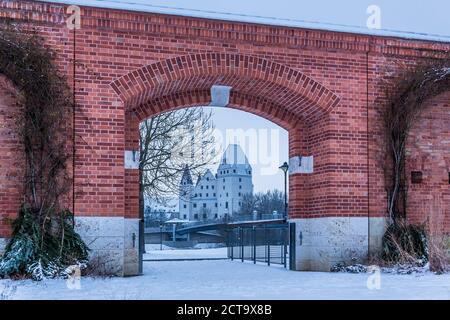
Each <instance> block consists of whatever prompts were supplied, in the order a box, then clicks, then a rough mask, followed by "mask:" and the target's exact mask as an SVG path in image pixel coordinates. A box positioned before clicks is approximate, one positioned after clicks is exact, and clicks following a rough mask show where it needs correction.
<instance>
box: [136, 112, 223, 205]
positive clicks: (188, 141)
mask: <svg viewBox="0 0 450 320" xmlns="http://www.w3.org/2000/svg"><path fill="white" fill-rule="evenodd" d="M213 130H214V125H213V122H212V112H205V111H204V109H203V108H201V107H195V108H189V109H181V110H175V111H169V112H166V113H163V114H160V115H157V116H154V117H152V118H150V119H147V120H145V121H143V122H142V123H141V124H140V158H139V161H140V164H139V169H140V199H139V200H140V210H144V198H145V197H148V198H150V199H151V200H152V201H155V202H157V203H159V204H162V205H166V204H167V202H168V200H169V199H171V198H173V197H174V196H176V195H178V191H179V183H180V179H181V174H182V172H183V170H184V168H185V167H186V165H188V166H189V169H190V170H191V172H192V174H194V175H195V176H197V175H199V174H202V173H203V172H204V171H205V169H206V167H207V165H209V164H211V163H212V162H213V160H214V159H215V150H214V136H213V134H212V133H213Z"/></svg>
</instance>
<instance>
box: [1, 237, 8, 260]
mask: <svg viewBox="0 0 450 320" xmlns="http://www.w3.org/2000/svg"><path fill="white" fill-rule="evenodd" d="M8 241H9V239H5V238H0V257H1V256H3V254H4V253H5V247H6V244H7V243H8Z"/></svg>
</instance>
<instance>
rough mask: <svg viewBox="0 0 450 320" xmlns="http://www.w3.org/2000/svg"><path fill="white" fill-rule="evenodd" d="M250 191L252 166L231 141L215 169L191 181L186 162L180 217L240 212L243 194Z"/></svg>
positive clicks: (180, 197) (180, 201) (223, 215)
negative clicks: (215, 171)
mask: <svg viewBox="0 0 450 320" xmlns="http://www.w3.org/2000/svg"><path fill="white" fill-rule="evenodd" d="M247 193H250V194H253V183H252V167H251V166H250V164H249V162H248V159H247V156H246V155H245V153H244V151H242V148H241V147H240V146H239V145H237V144H230V145H229V146H228V147H227V149H226V150H225V152H224V154H223V156H222V159H221V161H220V165H219V167H218V168H217V173H216V174H215V175H214V174H213V173H212V172H211V171H210V170H207V171H206V172H205V173H204V174H203V176H199V177H198V178H197V181H196V183H195V185H194V182H193V180H192V176H191V172H190V170H189V168H188V167H187V166H186V168H185V170H184V172H183V176H182V178H181V181H180V195H179V211H180V219H186V220H194V221H195V220H208V219H221V218H224V217H230V216H233V215H234V214H236V213H237V212H239V210H240V208H241V205H242V197H243V196H244V194H247Z"/></svg>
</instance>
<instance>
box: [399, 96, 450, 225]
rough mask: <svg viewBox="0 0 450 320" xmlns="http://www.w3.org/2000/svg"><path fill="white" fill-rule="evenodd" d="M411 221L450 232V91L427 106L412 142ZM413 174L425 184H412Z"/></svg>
mask: <svg viewBox="0 0 450 320" xmlns="http://www.w3.org/2000/svg"><path fill="white" fill-rule="evenodd" d="M407 153H408V162H407V163H408V167H407V170H406V172H407V175H408V180H409V198H408V200H409V201H408V213H409V216H408V218H409V219H410V221H412V222H415V223H422V222H428V223H429V224H430V225H431V226H432V227H438V228H441V230H445V231H447V232H448V231H450V180H449V179H450V176H449V174H450V91H449V92H447V93H445V94H442V95H440V96H438V97H436V98H434V99H432V100H431V101H429V102H428V103H427V105H426V109H425V111H424V112H423V114H422V116H421V117H420V119H419V121H417V123H416V124H415V125H414V127H413V129H412V132H411V135H410V137H409V140H408V150H407ZM411 171H420V172H422V179H423V180H422V182H421V183H419V184H415V183H411Z"/></svg>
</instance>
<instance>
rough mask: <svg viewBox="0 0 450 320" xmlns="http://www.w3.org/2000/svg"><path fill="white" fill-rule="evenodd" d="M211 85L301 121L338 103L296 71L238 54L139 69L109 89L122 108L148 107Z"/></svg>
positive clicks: (172, 60) (170, 61)
mask: <svg viewBox="0 0 450 320" xmlns="http://www.w3.org/2000/svg"><path fill="white" fill-rule="evenodd" d="M213 85H227V86H231V87H232V91H231V94H230V98H231V99H233V94H234V93H235V92H238V93H240V94H244V95H245V94H247V95H251V96H255V97H264V98H265V99H267V100H268V101H271V102H272V103H275V104H279V105H282V106H283V107H284V109H286V110H287V111H291V112H292V113H294V114H296V115H299V116H300V118H302V119H304V120H310V119H313V118H315V117H320V116H323V115H324V114H327V113H329V112H330V111H331V109H332V108H333V107H335V106H336V105H337V104H338V103H339V97H338V96H337V95H336V94H335V93H333V92H332V91H331V90H329V89H327V88H326V87H325V86H323V85H321V84H320V83H319V82H317V81H315V80H314V79H312V78H310V77H308V76H307V75H305V74H304V73H302V72H301V71H299V70H295V69H293V68H290V67H289V66H286V65H282V64H279V63H276V62H272V61H270V60H267V59H263V58H259V57H255V56H249V55H243V54H228V53H206V54H193V55H185V56H178V57H174V58H170V59H167V60H163V61H159V62H155V63H152V64H149V65H147V66H143V67H141V68H139V69H137V70H134V71H131V72H129V73H128V74H125V75H123V76H122V77H120V78H119V79H116V80H115V81H113V82H112V83H111V86H112V88H113V89H114V91H115V92H116V93H117V94H118V95H119V97H120V99H121V100H122V101H123V102H124V103H125V105H126V106H127V107H128V108H130V107H131V108H136V107H138V106H145V105H147V106H148V103H149V102H150V103H152V101H153V100H157V99H162V98H163V97H170V96H171V95H173V94H175V95H177V94H178V96H177V97H176V98H177V99H179V102H180V104H185V103H183V98H185V99H186V98H187V99H189V98H188V97H186V96H183V95H182V94H181V93H186V92H191V91H197V92H200V91H207V92H208V90H210V88H211V87H212V86H213ZM188 101H189V100H188ZM150 109H151V108H150ZM151 110H152V111H153V112H157V111H158V110H157V109H151ZM138 113H139V112H138ZM139 114H141V113H139ZM144 114H145V112H144Z"/></svg>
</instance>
